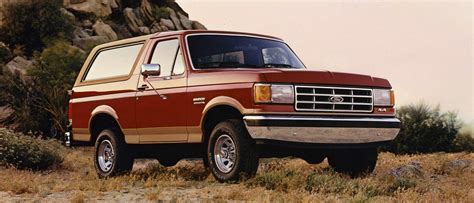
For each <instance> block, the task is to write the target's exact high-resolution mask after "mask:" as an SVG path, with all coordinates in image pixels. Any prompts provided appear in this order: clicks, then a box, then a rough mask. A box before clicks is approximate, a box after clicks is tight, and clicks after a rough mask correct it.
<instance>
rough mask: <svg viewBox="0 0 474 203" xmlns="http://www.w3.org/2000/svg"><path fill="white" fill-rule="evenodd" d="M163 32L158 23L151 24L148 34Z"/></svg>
mask: <svg viewBox="0 0 474 203" xmlns="http://www.w3.org/2000/svg"><path fill="white" fill-rule="evenodd" d="M162 31H163V30H162V29H161V25H160V23H157V22H153V24H151V26H150V32H151V33H157V32H162Z"/></svg>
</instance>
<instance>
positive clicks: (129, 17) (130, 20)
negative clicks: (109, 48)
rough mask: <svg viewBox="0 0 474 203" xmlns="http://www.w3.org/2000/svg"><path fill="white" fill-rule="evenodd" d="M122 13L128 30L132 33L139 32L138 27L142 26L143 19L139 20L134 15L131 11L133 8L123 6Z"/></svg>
mask: <svg viewBox="0 0 474 203" xmlns="http://www.w3.org/2000/svg"><path fill="white" fill-rule="evenodd" d="M123 15H124V18H125V21H126V22H127V26H128V28H130V30H131V31H132V32H133V33H135V34H140V29H139V27H142V26H144V24H143V21H141V20H140V19H138V18H137V17H136V15H135V13H134V12H133V9H132V8H125V9H124V10H123Z"/></svg>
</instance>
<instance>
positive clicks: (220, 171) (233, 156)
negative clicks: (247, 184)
mask: <svg viewBox="0 0 474 203" xmlns="http://www.w3.org/2000/svg"><path fill="white" fill-rule="evenodd" d="M207 160H208V163H209V167H210V169H211V171H212V174H213V175H214V177H215V178H216V179H217V180H218V181H220V182H229V181H239V180H241V178H242V177H253V176H254V175H255V173H256V172H257V168H258V156H257V153H256V149H255V143H254V142H253V140H252V139H251V138H250V135H249V134H248V132H247V130H246V128H245V126H244V124H243V122H242V121H241V120H236V119H232V120H227V121H224V122H221V123H219V124H217V125H216V127H215V128H214V130H213V131H212V133H211V137H210V138H209V143H208V148H207Z"/></svg>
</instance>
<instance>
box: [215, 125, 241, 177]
mask: <svg viewBox="0 0 474 203" xmlns="http://www.w3.org/2000/svg"><path fill="white" fill-rule="evenodd" d="M235 159H236V150H235V144H234V141H233V140H232V138H231V137H230V136H229V135H227V134H222V135H221V136H219V138H217V140H216V144H215V145H214V161H215V162H216V166H217V168H218V169H219V171H221V172H223V173H229V172H230V171H231V170H232V169H233V168H234V164H235Z"/></svg>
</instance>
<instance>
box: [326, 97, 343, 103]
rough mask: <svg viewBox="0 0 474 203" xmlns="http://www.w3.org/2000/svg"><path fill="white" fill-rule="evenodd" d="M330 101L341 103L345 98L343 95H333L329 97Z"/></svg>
mask: <svg viewBox="0 0 474 203" xmlns="http://www.w3.org/2000/svg"><path fill="white" fill-rule="evenodd" d="M329 101H330V102H332V103H341V102H343V101H344V98H342V97H341V96H332V97H329Z"/></svg>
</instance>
